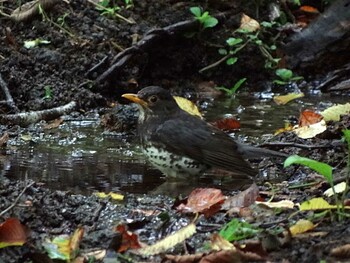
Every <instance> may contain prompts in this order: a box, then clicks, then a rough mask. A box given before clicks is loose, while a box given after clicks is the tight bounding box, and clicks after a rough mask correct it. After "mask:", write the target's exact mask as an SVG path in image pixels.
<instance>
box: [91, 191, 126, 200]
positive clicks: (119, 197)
mask: <svg viewBox="0 0 350 263" xmlns="http://www.w3.org/2000/svg"><path fill="white" fill-rule="evenodd" d="M94 195H96V196H97V197H99V198H106V197H111V198H112V199H113V200H116V201H123V199H124V196H123V195H121V194H117V193H112V192H110V193H108V194H105V193H103V192H98V193H94Z"/></svg>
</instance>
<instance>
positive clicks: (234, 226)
mask: <svg viewBox="0 0 350 263" xmlns="http://www.w3.org/2000/svg"><path fill="white" fill-rule="evenodd" d="M260 232H261V230H260V229H257V228H256V227H254V226H253V225H251V224H249V223H247V222H242V221H239V220H238V219H237V218H234V219H232V220H231V221H230V222H228V223H227V224H226V225H225V226H224V227H223V228H222V229H221V230H220V232H219V235H220V236H221V237H223V238H224V239H226V240H227V241H230V242H231V241H237V240H242V239H246V238H249V237H253V236H255V235H257V234H258V233H260Z"/></svg>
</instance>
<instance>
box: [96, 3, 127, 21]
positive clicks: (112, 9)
mask: <svg viewBox="0 0 350 263" xmlns="http://www.w3.org/2000/svg"><path fill="white" fill-rule="evenodd" d="M98 4H99V6H97V7H96V9H97V10H99V11H100V12H101V15H104V16H108V17H114V16H115V14H116V13H117V12H118V11H119V10H120V9H121V8H120V7H119V6H117V5H114V6H110V0H101V1H100V2H99V3H98Z"/></svg>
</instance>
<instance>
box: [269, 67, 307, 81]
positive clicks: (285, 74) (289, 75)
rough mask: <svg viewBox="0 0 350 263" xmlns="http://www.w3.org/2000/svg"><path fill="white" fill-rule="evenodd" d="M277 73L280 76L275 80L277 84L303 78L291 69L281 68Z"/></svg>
mask: <svg viewBox="0 0 350 263" xmlns="http://www.w3.org/2000/svg"><path fill="white" fill-rule="evenodd" d="M275 73H276V75H277V76H278V77H279V78H280V79H276V80H274V81H273V83H275V84H277V85H286V84H288V83H290V82H292V81H297V80H301V79H303V77H299V76H295V75H294V74H293V71H291V70H290V69H285V68H280V69H277V70H276V72H275Z"/></svg>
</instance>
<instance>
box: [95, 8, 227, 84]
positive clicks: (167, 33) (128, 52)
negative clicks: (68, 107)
mask: <svg viewBox="0 0 350 263" xmlns="http://www.w3.org/2000/svg"><path fill="white" fill-rule="evenodd" d="M230 15H231V12H223V13H220V14H217V15H215V16H214V17H216V18H217V19H218V20H219V23H222V22H224V21H225V20H226V19H227V16H230ZM199 28H200V23H199V21H198V20H196V19H192V20H185V21H181V22H178V23H176V24H172V25H170V26H166V27H163V28H159V29H153V30H150V31H149V32H147V33H146V34H145V35H144V37H143V38H142V39H141V40H140V41H138V42H137V43H135V44H134V45H132V46H131V47H129V48H127V49H125V50H124V51H122V52H120V53H119V54H118V55H116V56H115V57H114V58H113V60H112V65H111V66H110V67H109V68H108V70H106V71H105V72H104V73H103V74H101V75H100V76H99V77H98V78H97V79H96V82H97V83H103V82H106V81H110V80H111V79H112V78H113V77H114V78H115V77H116V76H117V75H118V73H119V71H120V70H121V69H122V68H123V66H124V65H125V64H126V63H127V62H128V61H129V60H130V59H131V58H132V57H133V56H134V55H136V54H139V53H141V52H146V53H147V52H148V51H149V50H150V49H151V48H152V47H154V45H155V43H156V42H158V41H160V40H162V39H164V38H166V37H171V36H175V35H179V34H184V33H186V32H191V31H198V30H199ZM89 72H91V70H90V71H89Z"/></svg>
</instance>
